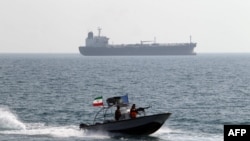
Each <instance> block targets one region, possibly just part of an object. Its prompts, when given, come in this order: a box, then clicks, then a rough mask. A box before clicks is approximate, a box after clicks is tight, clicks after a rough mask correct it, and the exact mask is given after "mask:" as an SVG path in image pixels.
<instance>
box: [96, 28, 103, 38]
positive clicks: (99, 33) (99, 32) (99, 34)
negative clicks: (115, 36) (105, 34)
mask: <svg viewBox="0 0 250 141" xmlns="http://www.w3.org/2000/svg"><path fill="white" fill-rule="evenodd" d="M97 30H98V36H99V37H100V36H101V30H102V29H101V28H100V27H98V28H97Z"/></svg>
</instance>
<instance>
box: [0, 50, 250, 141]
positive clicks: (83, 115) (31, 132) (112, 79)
mask: <svg viewBox="0 0 250 141" xmlns="http://www.w3.org/2000/svg"><path fill="white" fill-rule="evenodd" d="M124 94H128V97H129V101H130V102H131V103H136V105H138V106H148V105H151V106H152V107H151V108H150V109H148V111H147V114H156V113H161V112H171V113H172V115H171V116H170V118H169V119H168V120H167V121H166V122H165V124H164V125H163V127H162V128H161V129H160V130H158V131H157V132H156V133H154V134H152V135H150V136H143V137H141V136H138V137H137V136H135V137H134V136H133V137H128V136H119V137H117V136H110V135H107V134H94V133H93V134H86V133H84V132H83V131H79V129H78V125H79V123H81V122H86V123H87V122H91V121H90V120H91V119H93V118H94V114H95V112H96V111H98V110H99V108H97V107H93V106H92V101H93V100H94V98H95V97H97V96H103V98H104V99H106V98H108V97H112V96H122V95H124ZM249 96H250V54H198V55H197V56H140V57H139V56H138V57H132V56H127V57H86V56H81V55H79V54H56V55H53V54H0V140H6V141H7V140H8V141H20V140H23V141H33V140H35V141H44V140H46V141H83V140H86V141H96V140H101V141H120V140H121V141H123V140H126V141H127V140H128V141H130V140H134V141H142V140H143V141H145V140H146V141H223V125H224V124H250V104H249V103H250V97H249Z"/></svg>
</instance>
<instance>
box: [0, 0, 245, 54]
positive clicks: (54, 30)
mask: <svg viewBox="0 0 250 141" xmlns="http://www.w3.org/2000/svg"><path fill="white" fill-rule="evenodd" d="M97 27H101V28H102V35H106V36H108V37H109V38H110V40H109V42H110V43H113V44H123V43H124V44H126V43H139V42H140V41H141V40H153V39H154V37H156V40H157V42H158V43H166V42H189V36H190V35H192V40H193V42H197V47H196V49H195V52H197V53H214V52H250V0H0V53H78V52H79V51H78V46H80V45H85V38H86V36H87V33H88V32H89V31H93V32H94V34H95V35H96V34H97V33H98V32H97Z"/></svg>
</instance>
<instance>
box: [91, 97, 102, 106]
mask: <svg viewBox="0 0 250 141" xmlns="http://www.w3.org/2000/svg"><path fill="white" fill-rule="evenodd" d="M93 106H103V101H102V96H99V97H97V98H95V100H94V101H93Z"/></svg>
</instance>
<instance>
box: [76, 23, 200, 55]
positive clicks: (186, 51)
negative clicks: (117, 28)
mask: <svg viewBox="0 0 250 141" xmlns="http://www.w3.org/2000/svg"><path fill="white" fill-rule="evenodd" d="M98 31H99V34H98V36H94V34H93V32H89V33H88V37H87V38H86V40H85V44H86V46H80V47H79V51H80V53H81V54H82V55H85V56H143V55H145V56H151V55H196V53H195V52H194V48H195V47H196V43H192V42H191V37H190V42H189V43H163V44H162V43H156V42H155V41H153V42H152V43H150V44H148V43H147V44H145V42H146V41H141V43H138V44H121V45H110V44H109V43H108V40H109V38H107V37H105V36H101V35H100V33H101V29H100V28H99V29H98Z"/></svg>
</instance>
